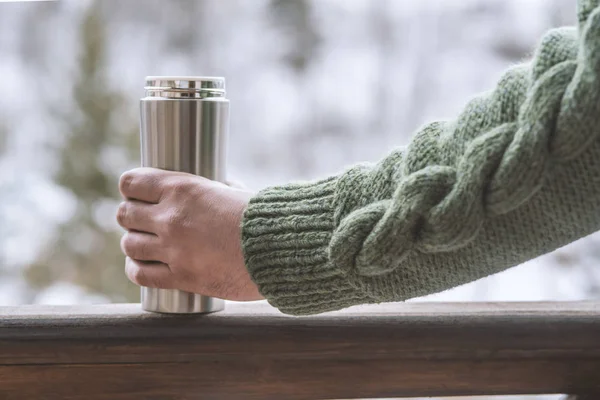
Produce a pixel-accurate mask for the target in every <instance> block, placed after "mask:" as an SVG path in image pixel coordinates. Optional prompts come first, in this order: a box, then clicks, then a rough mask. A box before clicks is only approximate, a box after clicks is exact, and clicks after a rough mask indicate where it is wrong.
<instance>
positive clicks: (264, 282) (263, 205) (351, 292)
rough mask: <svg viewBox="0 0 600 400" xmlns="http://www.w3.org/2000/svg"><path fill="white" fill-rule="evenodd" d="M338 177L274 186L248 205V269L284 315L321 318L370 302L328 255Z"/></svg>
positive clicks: (244, 226) (245, 238)
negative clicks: (342, 309)
mask: <svg viewBox="0 0 600 400" xmlns="http://www.w3.org/2000/svg"><path fill="white" fill-rule="evenodd" d="M335 185H336V178H330V179H327V180H322V181H318V182H313V183H306V184H295V185H287V186H282V187H272V188H268V189H265V190H263V191H262V192H260V193H258V194H257V195H256V196H255V197H254V198H253V199H252V200H251V201H250V204H249V205H248V208H247V209H246V212H245V214H244V220H243V223H242V243H243V249H244V257H245V262H246V266H247V268H248V271H249V273H250V276H251V277H252V279H253V280H254V282H255V283H256V284H257V285H258V288H259V290H260V292H261V294H262V295H263V296H264V297H265V298H266V299H267V300H268V301H269V303H270V304H271V305H273V306H274V307H277V308H278V309H279V310H280V311H282V312H284V313H287V314H293V315H306V314H316V313H321V312H325V311H332V310H338V309H341V308H345V307H349V306H352V305H356V304H362V303H367V302H370V301H369V298H368V297H367V296H365V295H364V294H363V293H362V291H360V290H359V289H358V288H356V287H354V286H352V285H351V284H350V283H349V282H348V280H347V279H346V278H345V276H344V275H343V273H342V271H341V270H340V269H339V268H337V267H336V266H335V265H334V264H333V263H332V262H331V261H330V260H329V257H328V246H329V242H330V240H331V235H332V233H333V229H334V223H333V197H334V189H335Z"/></svg>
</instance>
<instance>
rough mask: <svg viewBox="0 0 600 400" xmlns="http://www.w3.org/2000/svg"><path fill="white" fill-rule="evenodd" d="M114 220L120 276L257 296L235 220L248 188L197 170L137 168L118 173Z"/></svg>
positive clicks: (242, 297) (233, 296)
mask: <svg viewBox="0 0 600 400" xmlns="http://www.w3.org/2000/svg"><path fill="white" fill-rule="evenodd" d="M119 189H120V191H121V194H122V195H123V196H124V197H125V199H126V200H125V201H124V202H123V203H121V205H120V206H119V209H118V211H117V221H118V222H119V224H120V225H121V226H122V227H123V228H125V229H127V230H128V232H127V233H126V234H125V235H124V236H123V239H122V240H121V248H122V250H123V252H124V253H125V255H126V256H127V258H126V263H125V273H126V274H127V276H128V278H129V279H130V280H131V281H132V282H134V283H136V284H138V285H141V286H147V287H155V288H163V289H180V290H184V291H188V292H193V293H200V294H203V295H206V296H213V297H218V298H222V299H227V300H236V301H247V300H260V299H262V296H261V295H260V293H259V292H258V288H257V287H256V285H255V284H254V282H252V280H251V279H250V275H249V274H248V271H247V270H246V266H245V265H244V256H243V253H242V246H241V232H240V229H241V228H240V225H241V222H242V216H243V213H244V210H245V209H246V206H247V204H248V201H249V199H250V197H251V196H252V193H250V192H248V191H246V190H242V189H237V188H233V187H229V186H227V185H224V184H222V183H218V182H214V181H211V180H208V179H205V178H202V177H199V176H196V175H191V174H186V173H181V172H171V171H164V170H160V169H153V168H137V169H133V170H131V171H128V172H125V173H124V174H123V175H122V176H121V179H120V182H119Z"/></svg>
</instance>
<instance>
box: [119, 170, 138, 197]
mask: <svg viewBox="0 0 600 400" xmlns="http://www.w3.org/2000/svg"><path fill="white" fill-rule="evenodd" d="M134 175H135V174H134V172H133V171H127V172H124V173H123V174H122V175H121V177H120V178H119V190H120V192H121V194H123V195H124V194H125V193H127V192H129V190H130V188H131V184H132V182H133V178H134Z"/></svg>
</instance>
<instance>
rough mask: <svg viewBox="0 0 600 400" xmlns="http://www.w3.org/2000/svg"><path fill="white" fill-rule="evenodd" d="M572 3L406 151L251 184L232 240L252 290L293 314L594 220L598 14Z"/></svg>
mask: <svg viewBox="0 0 600 400" xmlns="http://www.w3.org/2000/svg"><path fill="white" fill-rule="evenodd" d="M582 4H583V6H582V7H581V10H583V11H586V10H587V13H586V12H582V13H581V17H582V20H584V21H587V22H586V23H585V24H582V25H581V26H582V27H583V29H582V31H581V32H580V33H579V34H578V32H577V31H576V30H574V29H573V30H566V29H563V30H557V31H554V32H553V33H550V34H549V35H547V37H546V38H545V40H544V41H543V42H542V44H541V45H540V48H539V49H538V51H537V53H536V56H535V58H534V61H533V62H532V64H531V65H529V66H522V67H518V68H514V69H512V70H511V71H509V72H508V73H507V74H506V75H505V76H504V77H503V79H502V80H501V81H500V82H499V84H498V86H497V88H496V89H495V90H494V91H493V92H491V93H490V94H488V95H485V96H482V97H479V98H477V99H475V100H473V101H472V102H471V103H470V104H469V105H468V106H467V107H466V108H465V110H464V112H463V113H462V114H461V115H460V116H459V117H458V118H457V119H456V120H455V121H451V122H443V123H434V124H430V125H428V126H427V127H425V128H424V129H423V130H421V131H420V132H418V133H417V134H416V136H415V138H414V139H413V141H412V142H411V144H410V145H409V147H408V148H407V149H406V150H405V151H403V152H401V151H396V152H394V153H392V154H391V155H390V156H388V157H387V158H386V159H384V160H383V161H382V162H380V163H379V164H377V165H373V166H364V167H354V168H352V169H350V170H349V171H347V172H345V173H343V174H341V175H340V176H338V177H334V178H331V179H328V180H326V181H324V182H320V183H315V184H307V185H291V186H286V187H282V188H270V189H267V190H265V191H263V192H261V193H260V194H259V195H258V196H257V197H255V198H254V199H253V200H252V201H251V203H250V205H249V207H248V209H247V211H246V216H245V221H244V225H243V241H244V251H245V256H246V264H247V266H248V269H249V271H250V273H251V275H252V278H253V279H254V280H255V282H256V283H257V284H258V286H259V288H260V290H261V292H262V293H263V295H265V297H267V299H269V300H270V301H271V303H272V304H273V305H275V306H277V307H279V308H280V309H281V310H282V311H284V312H288V313H293V314H306V313H315V312H322V311H326V310H331V309H337V308H342V307H346V306H349V305H353V304H359V303H365V302H382V301H398V300H404V299H407V298H411V297H415V296H421V295H425V294H429V293H434V292H439V291H442V290H445V289H448V288H450V287H453V286H457V285H459V284H462V283H466V282H469V281H473V280H475V279H478V278H481V277H483V276H486V275H489V274H492V273H495V272H498V271H501V270H503V269H506V268H508V267H511V266H514V265H517V264H519V263H521V262H523V261H526V260H528V259H531V258H533V257H536V256H538V255H541V254H544V253H547V252H549V251H551V250H554V249H556V248H557V247H560V246H562V245H565V244H567V243H570V242H572V241H574V240H576V239H578V238H580V237H582V236H585V235H587V234H589V233H592V232H594V231H596V230H598V229H600V209H599V206H598V205H599V204H600V142H599V140H598V135H599V131H600V128H598V127H599V126H600V78H599V77H598V74H599V71H600V61H599V59H600V14H599V13H598V10H596V11H595V12H594V13H593V14H592V15H591V16H590V17H589V18H588V16H589V12H590V10H592V9H593V7H591V6H590V4H593V5H594V6H597V1H596V2H594V1H588V2H582ZM586 7H587V8H586Z"/></svg>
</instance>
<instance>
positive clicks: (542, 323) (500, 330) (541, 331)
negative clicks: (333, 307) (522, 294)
mask: <svg viewBox="0 0 600 400" xmlns="http://www.w3.org/2000/svg"><path fill="white" fill-rule="evenodd" d="M0 315H1V316H0V318H1V326H0V399H6V400H12V399H15V400H29V399H36V400H37V399H86V400H95V399H106V400H108V399H111V400H115V399H136V400H137V399H152V400H155V399H161V400H162V399H348V398H382V397H385V398H393V397H419V396H457V395H480V394H489V395H495V394H538V393H565V394H581V395H585V396H587V397H582V399H583V398H585V399H600V395H595V393H600V303H597V302H567V303H479V304H478V303H454V304H446V303H420V304H418V303H407V304H391V305H385V306H369V307H359V308H354V309H350V310H348V311H343V312H335V313H328V314H324V315H320V316H315V317H302V318H293V317H287V316H284V315H282V314H280V313H278V312H277V311H275V310H274V309H272V308H270V307H268V306H267V305H266V304H228V308H227V310H226V311H224V312H221V313H216V314H212V315H205V316H171V315H159V314H150V313H144V312H142V311H140V308H139V305H105V306H82V307H70V306H58V307H53V306H23V307H14V308H13V307H6V308H0Z"/></svg>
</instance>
